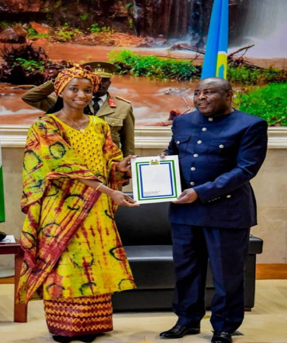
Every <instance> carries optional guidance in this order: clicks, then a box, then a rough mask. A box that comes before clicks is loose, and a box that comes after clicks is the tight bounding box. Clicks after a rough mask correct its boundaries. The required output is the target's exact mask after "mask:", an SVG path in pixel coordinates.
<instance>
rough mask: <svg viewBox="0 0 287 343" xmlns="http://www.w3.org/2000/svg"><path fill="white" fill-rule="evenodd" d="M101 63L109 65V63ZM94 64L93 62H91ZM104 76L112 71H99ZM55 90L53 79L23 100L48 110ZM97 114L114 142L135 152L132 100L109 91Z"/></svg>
mask: <svg viewBox="0 0 287 343" xmlns="http://www.w3.org/2000/svg"><path fill="white" fill-rule="evenodd" d="M98 63H101V65H109V64H108V63H103V62H97V64H98ZM90 64H92V63H90ZM99 75H100V76H102V75H104V76H102V77H110V76H111V75H112V74H111V73H107V72H105V73H102V75H101V73H99ZM53 92H54V86H53V83H52V82H51V81H48V82H46V83H44V84H43V85H41V86H38V87H34V88H32V89H30V90H29V91H28V92H27V93H25V94H24V95H23V97H22V100H23V101H24V102H26V103H27V104H28V105H30V106H33V107H35V108H38V109H39V110H41V111H45V112H46V111H48V110H49V109H50V108H51V107H52V106H53V105H54V104H55V102H56V99H57V98H56V97H55V96H53V95H51V93H53ZM84 113H86V114H90V115H93V114H94V108H93V106H92V104H90V105H89V106H87V107H86V108H85V110H84ZM96 115H97V116H98V117H100V118H102V119H103V120H105V121H106V122H107V123H108V124H109V126H110V128H111V135H112V139H113V142H114V143H115V144H116V145H117V146H118V147H120V148H121V150H122V152H123V155H124V156H128V155H133V154H134V122H135V120H134V115H133V108H132V106H131V104H130V102H129V101H128V100H126V99H123V98H121V97H119V96H112V95H111V94H109V93H107V99H106V101H105V102H104V104H103V105H102V106H101V108H100V109H99V110H98V112H97V113H96Z"/></svg>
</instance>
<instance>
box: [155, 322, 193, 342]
mask: <svg viewBox="0 0 287 343" xmlns="http://www.w3.org/2000/svg"><path fill="white" fill-rule="evenodd" d="M198 333H200V324H199V323H195V324H192V325H189V326H182V325H178V324H177V325H175V326H174V327H173V328H171V329H170V330H168V331H164V332H162V333H160V334H159V336H160V338H167V339H172V338H181V337H183V336H185V335H196V334H198Z"/></svg>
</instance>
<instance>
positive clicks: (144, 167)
mask: <svg viewBox="0 0 287 343" xmlns="http://www.w3.org/2000/svg"><path fill="white" fill-rule="evenodd" d="M131 166H132V177H133V195H134V200H136V202H137V203H139V204H149V203H156V202H165V201H172V200H175V199H176V198H177V197H178V196H179V195H180V194H181V184H180V174H179V165H178V157H177V155H172V156H166V157H164V158H161V157H159V156H152V157H137V158H134V159H132V160H131Z"/></svg>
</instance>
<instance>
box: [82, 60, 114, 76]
mask: <svg viewBox="0 0 287 343" xmlns="http://www.w3.org/2000/svg"><path fill="white" fill-rule="evenodd" d="M84 66H90V67H91V68H92V69H93V71H94V73H95V74H97V75H99V76H101V77H104V78H110V77H112V76H113V73H114V72H115V71H116V70H117V67H116V66H115V65H114V64H112V63H108V62H87V63H85V64H84Z"/></svg>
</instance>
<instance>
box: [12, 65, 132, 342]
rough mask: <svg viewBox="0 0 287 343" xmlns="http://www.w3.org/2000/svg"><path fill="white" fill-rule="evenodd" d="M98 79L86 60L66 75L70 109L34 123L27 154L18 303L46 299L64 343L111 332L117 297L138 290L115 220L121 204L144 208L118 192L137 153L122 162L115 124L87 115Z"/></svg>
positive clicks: (63, 87)
mask: <svg viewBox="0 0 287 343" xmlns="http://www.w3.org/2000/svg"><path fill="white" fill-rule="evenodd" d="M99 82H100V78H99V77H98V76H96V75H95V74H93V73H92V72H90V71H88V70H86V69H83V68H82V67H80V66H79V65H76V66H74V67H73V68H69V69H65V70H63V71H62V72H60V73H59V75H58V77H57V79H56V81H55V85H54V86H55V91H56V93H57V95H58V96H61V97H62V99H63V108H62V109H61V110H60V111H58V112H56V113H54V114H46V115H44V116H43V117H42V118H40V119H39V120H38V121H37V122H36V123H35V124H34V125H32V127H31V128H30V129H29V132H28V137H27V143H26V147H25V153H24V165H23V179H24V187H23V196H22V203H21V205H22V210H23V212H24V213H25V214H26V217H25V221H24V225H23V229H22V234H21V244H22V247H23V249H24V252H25V256H24V262H23V267H22V271H21V278H20V283H19V288H18V296H17V301H18V302H25V303H27V302H28V301H29V300H30V299H44V308H45V316H46V321H47V325H48V328H49V331H50V333H51V334H52V335H53V338H54V340H55V341H57V342H70V341H72V340H73V339H77V340H81V341H83V342H92V341H93V339H94V338H95V336H96V334H98V333H102V332H107V331H111V330H112V303H111V294H112V293H114V292H120V291H124V290H128V289H133V288H135V283H134V279H133V276H132V273H131V270H130V267H129V264H128V261H127V258H126V254H125V251H124V249H123V247H122V243H121V239H120V237H119V234H118V231H117V228H116V224H115V221H114V212H115V210H116V207H117V205H123V206H129V207H133V206H137V204H135V202H134V200H133V199H131V198H129V197H128V196H126V195H125V194H124V193H122V192H121V191H119V190H118V186H119V185H121V184H122V183H124V182H125V181H126V180H127V178H129V170H130V159H131V158H132V156H128V157H126V158H125V159H123V157H122V153H121V151H120V149H118V148H117V146H116V145H115V144H114V143H113V142H112V140H111V136H110V130H109V127H108V125H107V124H106V123H105V122H104V121H103V120H101V119H100V118H98V117H95V116H86V115H85V114H84V113H83V109H84V108H85V106H86V105H87V104H88V103H89V102H90V101H91V99H92V94H93V93H94V92H95V91H96V90H97V87H98V85H99Z"/></svg>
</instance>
